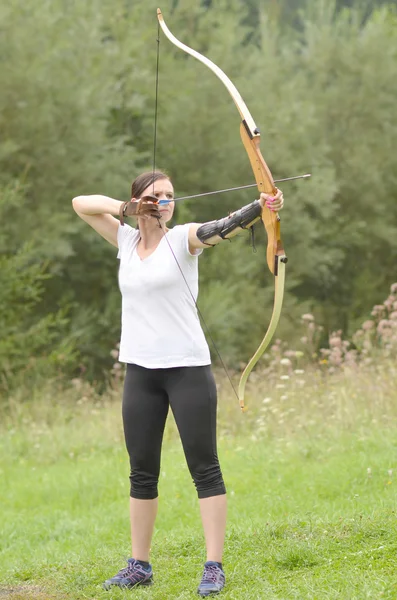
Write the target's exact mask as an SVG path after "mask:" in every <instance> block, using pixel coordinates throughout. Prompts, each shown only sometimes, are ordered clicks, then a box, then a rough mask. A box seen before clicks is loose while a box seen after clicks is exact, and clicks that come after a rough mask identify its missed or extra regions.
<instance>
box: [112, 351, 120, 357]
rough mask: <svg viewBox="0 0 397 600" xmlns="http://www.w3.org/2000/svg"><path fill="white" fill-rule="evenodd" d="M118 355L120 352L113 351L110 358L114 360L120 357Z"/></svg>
mask: <svg viewBox="0 0 397 600" xmlns="http://www.w3.org/2000/svg"><path fill="white" fill-rule="evenodd" d="M118 355H119V352H118V350H111V351H110V356H111V357H112V358H117V357H118Z"/></svg>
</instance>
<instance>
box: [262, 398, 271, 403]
mask: <svg viewBox="0 0 397 600" xmlns="http://www.w3.org/2000/svg"><path fill="white" fill-rule="evenodd" d="M271 401H272V399H271V398H263V400H262V404H269V402H271Z"/></svg>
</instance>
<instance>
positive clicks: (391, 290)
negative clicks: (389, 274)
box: [390, 283, 397, 294]
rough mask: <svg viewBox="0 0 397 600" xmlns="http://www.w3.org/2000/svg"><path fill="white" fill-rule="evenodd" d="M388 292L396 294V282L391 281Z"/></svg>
mask: <svg viewBox="0 0 397 600" xmlns="http://www.w3.org/2000/svg"><path fill="white" fill-rule="evenodd" d="M390 292H391V293H392V294H397V283H393V285H392V286H391V288H390Z"/></svg>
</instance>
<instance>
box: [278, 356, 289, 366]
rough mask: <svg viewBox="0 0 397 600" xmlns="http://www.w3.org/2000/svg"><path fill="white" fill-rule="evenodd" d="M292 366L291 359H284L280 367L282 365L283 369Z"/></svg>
mask: <svg viewBox="0 0 397 600" xmlns="http://www.w3.org/2000/svg"><path fill="white" fill-rule="evenodd" d="M290 364H291V361H290V359H289V358H282V359H281V360H280V365H282V366H283V367H289V366H290Z"/></svg>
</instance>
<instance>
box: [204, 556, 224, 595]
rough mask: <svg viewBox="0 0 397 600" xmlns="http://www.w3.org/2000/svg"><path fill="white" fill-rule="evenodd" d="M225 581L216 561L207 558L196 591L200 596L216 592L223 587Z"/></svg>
mask: <svg viewBox="0 0 397 600" xmlns="http://www.w3.org/2000/svg"><path fill="white" fill-rule="evenodd" d="M225 582H226V579H225V574H224V572H223V571H222V569H221V568H220V567H219V566H218V563H216V562H213V561H212V560H208V561H207V562H206V563H205V565H204V573H203V577H202V579H201V583H200V585H199V587H198V590H197V593H198V594H200V596H209V595H210V594H218V593H219V592H220V591H221V590H222V589H223V587H224V585H225Z"/></svg>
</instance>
